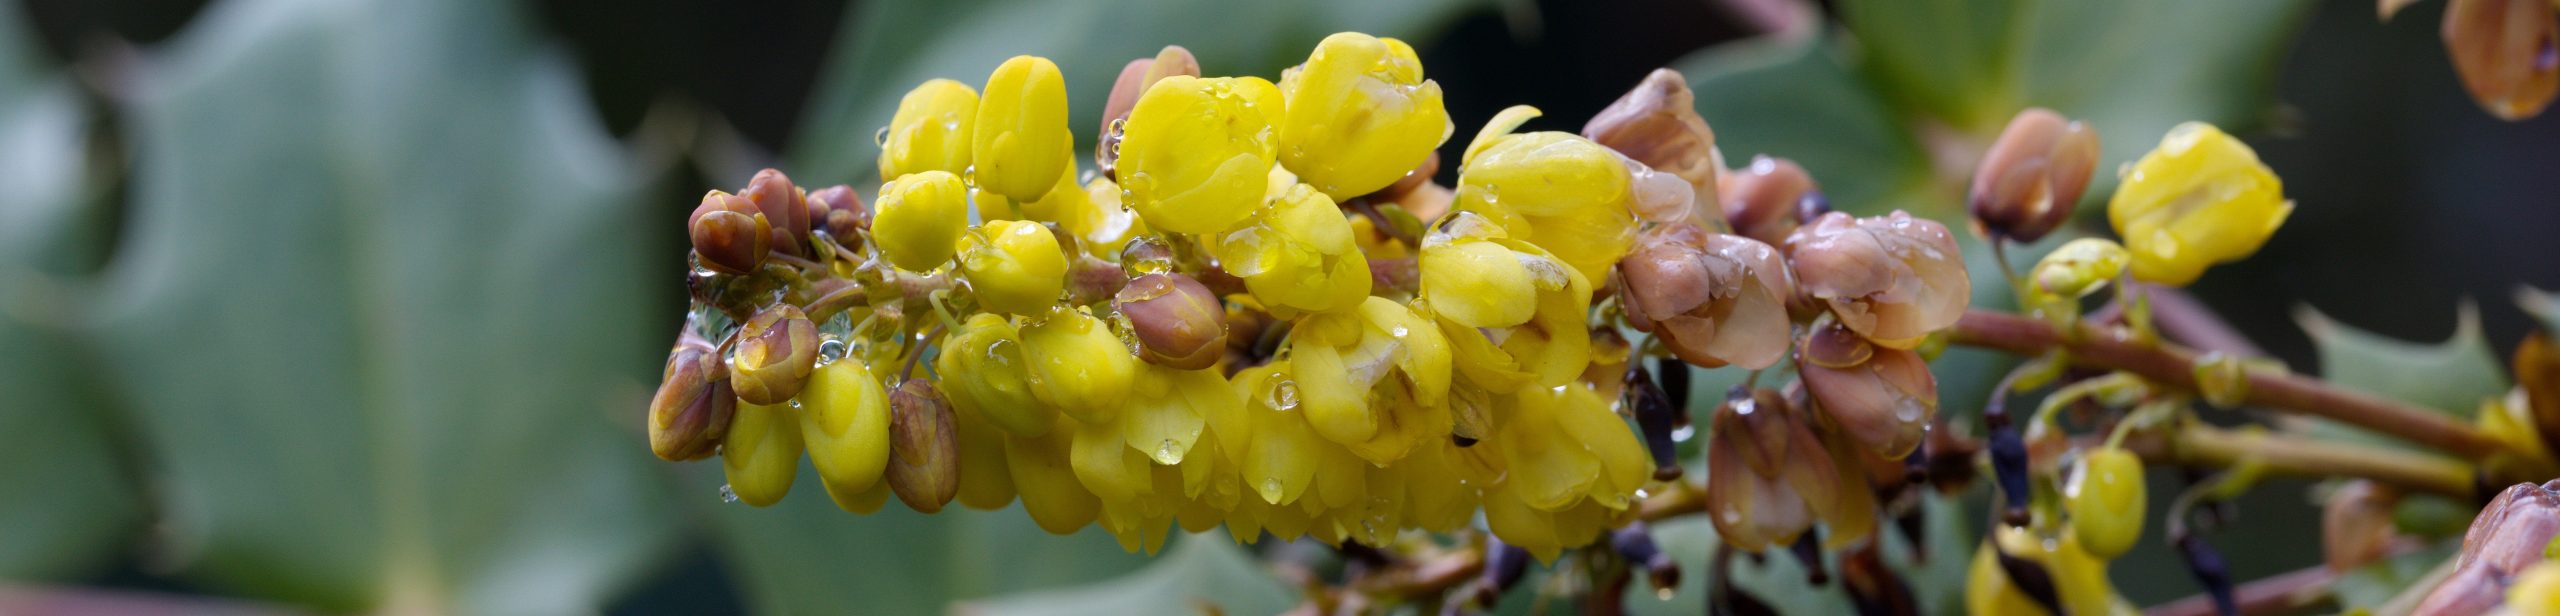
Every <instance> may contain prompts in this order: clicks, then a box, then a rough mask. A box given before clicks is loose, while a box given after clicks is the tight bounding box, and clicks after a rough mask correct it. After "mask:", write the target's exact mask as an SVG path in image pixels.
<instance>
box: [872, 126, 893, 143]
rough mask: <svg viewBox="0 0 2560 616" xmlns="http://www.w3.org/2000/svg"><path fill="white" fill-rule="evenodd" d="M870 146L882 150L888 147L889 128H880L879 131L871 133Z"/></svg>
mask: <svg viewBox="0 0 2560 616" xmlns="http://www.w3.org/2000/svg"><path fill="white" fill-rule="evenodd" d="M871 144H872V145H876V146H880V147H882V148H887V147H889V127H886V126H882V127H880V130H877V131H872V133H871Z"/></svg>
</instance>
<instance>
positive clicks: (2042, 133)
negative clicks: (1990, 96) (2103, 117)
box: [1968, 108, 2098, 242]
mask: <svg viewBox="0 0 2560 616" xmlns="http://www.w3.org/2000/svg"><path fill="white" fill-rule="evenodd" d="M2097 167H2098V132H2097V131H2096V130H2094V129H2091V128H2089V126H2088V125H2086V124H2082V123H2080V122H2078V121H2074V120H2071V119H2069V118H2064V117H2062V114H2058V113H2054V112H2053V111H2052V110H2049V109H2043V108H2029V109H2027V110H2026V111H2021V112H2018V116H2017V117H2016V118H2012V119H2010V120H2009V127H2008V128H2006V129H2003V130H2001V131H2000V139H1999V141H1996V142H1993V143H1992V144H1991V151H1990V152H1989V153H1986V154H1984V155H1983V157H1982V166H1981V167H1978V168H1976V169H1974V172H1973V194H1972V197H1971V199H1970V201H1969V203H1968V207H1969V209H1970V210H1971V211H1972V212H1973V219H1974V221H1975V222H1976V223H1978V224H1980V225H1982V228H1983V231H1984V232H1985V233H1986V234H1987V235H1990V236H1992V237H1994V238H2007V239H2011V240H2016V241H2019V242H2033V241H2036V240H2038V239H2042V238H2043V237H2044V236H2045V234H2046V233H2051V232H2053V229H2054V228H2055V227H2059V226H2062V223H2063V222H2064V221H2067V220H2070V218H2071V211H2072V209H2073V207H2074V206H2076V205H2078V204H2079V203H2080V192H2081V191H2082V190H2084V189H2087V188H2088V186H2089V175H2090V173H2091V172H2093V171H2095V170H2096V169H2097Z"/></svg>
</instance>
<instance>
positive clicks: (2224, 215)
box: [2107, 122, 2293, 286]
mask: <svg viewBox="0 0 2560 616" xmlns="http://www.w3.org/2000/svg"><path fill="white" fill-rule="evenodd" d="M2292 213H2293V202H2292V201H2286V200H2285V198H2284V184H2283V183H2282V182H2281V181H2279V180H2277V179H2276V175H2275V172H2274V171H2272V170H2269V169H2267V165H2266V164H2265V163H2261V162H2258V153H2257V152H2256V151H2253V150H2250V149H2249V145H2248V144H2245V143H2241V142H2240V140H2239V139H2236V138H2233V137H2232V136H2231V135H2230V134H2227V133H2224V132H2222V129H2218V128H2214V127H2213V125H2211V124H2205V123H2202V122H2188V123H2185V124H2180V125H2178V126H2177V127H2176V128H2172V129H2169V134H2168V135H2167V136H2165V137H2162V138H2161V139H2160V147H2159V149H2155V150H2152V151H2151V153H2149V154H2144V155H2143V156H2142V160H2139V161H2135V162H2134V164H2133V167H2132V169H2131V170H2130V171H2129V172H2127V173H2126V174H2125V176H2124V183H2123V184H2122V185H2120V186H2118V187H2117V188H2116V194H2115V198H2114V199H2113V200H2110V201H2108V202H2107V221H2108V222H2111V223H2114V225H2115V228H2116V235H2119V236H2122V237H2123V238H2124V245H2125V248H2127V249H2128V250H2130V251H2131V252H2132V255H2133V277H2135V278H2139V279H2142V280H2143V281H2146V282H2154V283H2159V284H2164V285H2170V286H2182V285H2185V284H2187V283H2191V282H2195V279H2196V277H2197V276H2200V275H2203V274H2204V268H2206V267H2209V266H2212V265H2213V264H2216V263H2222V262H2226V261H2235V260H2239V259H2241V258H2244V257H2247V256H2249V255H2250V254H2251V253H2255V252H2257V251H2258V246H2260V245H2263V244H2265V243H2266V242H2267V236H2270V235H2274V234H2275V232H2276V228H2277V227H2280V226H2283V225H2284V219H2285V217H2286V216H2287V215H2289V214H2292Z"/></svg>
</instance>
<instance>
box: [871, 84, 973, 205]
mask: <svg viewBox="0 0 2560 616" xmlns="http://www.w3.org/2000/svg"><path fill="white" fill-rule="evenodd" d="M977 121H978V91H977V90H972V89H969V86H967V85H965V84H962V83H960V82H957V81H952V80H949V79H935V80H931V81H926V82H924V83H923V84H920V85H917V86H916V89H913V90H908V91H907V95H906V96H905V97H903V98H899V99H898V113H897V115H894V116H890V118H889V128H888V132H887V133H885V135H886V136H887V137H888V139H887V140H886V141H883V142H882V143H881V144H880V179H882V180H894V179H898V178H899V177H900V176H904V175H906V174H909V173H915V172H918V171H947V172H951V173H955V174H957V173H967V172H968V171H969V148H970V142H969V127H970V126H972V125H974V124H975V123H976V122H977Z"/></svg>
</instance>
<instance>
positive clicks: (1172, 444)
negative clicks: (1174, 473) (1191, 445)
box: [1155, 439, 1190, 466]
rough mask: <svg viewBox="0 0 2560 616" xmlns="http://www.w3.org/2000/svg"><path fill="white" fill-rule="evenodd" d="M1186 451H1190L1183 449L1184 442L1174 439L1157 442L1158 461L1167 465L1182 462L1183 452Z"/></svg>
mask: <svg viewBox="0 0 2560 616" xmlns="http://www.w3.org/2000/svg"><path fill="white" fill-rule="evenodd" d="M1185 453H1190V452H1187V451H1183V450H1182V443H1180V442H1177V441H1175V440H1173V439H1165V440H1164V442H1162V443H1157V444H1156V455H1155V458H1156V463H1157V464H1163V465H1166V466H1171V465H1175V464H1181V463H1182V454H1185Z"/></svg>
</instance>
